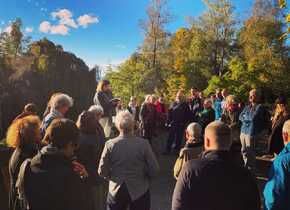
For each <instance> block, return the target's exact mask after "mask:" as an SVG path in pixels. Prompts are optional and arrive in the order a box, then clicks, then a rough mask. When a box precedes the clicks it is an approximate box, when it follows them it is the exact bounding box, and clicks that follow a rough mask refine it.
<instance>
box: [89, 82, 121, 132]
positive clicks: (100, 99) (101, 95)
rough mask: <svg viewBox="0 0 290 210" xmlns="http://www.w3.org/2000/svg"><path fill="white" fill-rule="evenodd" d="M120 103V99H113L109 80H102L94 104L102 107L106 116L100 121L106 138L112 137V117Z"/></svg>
mask: <svg viewBox="0 0 290 210" xmlns="http://www.w3.org/2000/svg"><path fill="white" fill-rule="evenodd" d="M118 101H119V99H117V98H113V94H112V91H111V86H110V82H109V81H108V80H101V81H100V82H99V84H98V87H97V92H96V94H95V97H94V104H95V105H100V106H101V107H102V108H103V110H104V115H103V117H102V118H101V119H100V124H101V125H102V127H103V128H104V131H105V136H106V138H109V137H110V135H111V129H112V122H113V119H112V117H113V113H114V111H115V108H116V106H117V104H118Z"/></svg>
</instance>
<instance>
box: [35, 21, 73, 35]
mask: <svg viewBox="0 0 290 210" xmlns="http://www.w3.org/2000/svg"><path fill="white" fill-rule="evenodd" d="M39 31H40V32H43V33H50V34H60V35H63V36H65V35H67V34H68V32H69V28H68V27H67V26H65V25H63V24H59V25H51V23H50V22H48V21H43V22H42V23H41V24H40V25H39Z"/></svg>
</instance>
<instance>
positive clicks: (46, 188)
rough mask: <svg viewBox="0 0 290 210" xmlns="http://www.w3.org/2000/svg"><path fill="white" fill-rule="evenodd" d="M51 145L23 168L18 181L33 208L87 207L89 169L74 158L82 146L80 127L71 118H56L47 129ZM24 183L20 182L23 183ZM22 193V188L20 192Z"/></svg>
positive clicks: (70, 209) (84, 209)
mask: <svg viewBox="0 0 290 210" xmlns="http://www.w3.org/2000/svg"><path fill="white" fill-rule="evenodd" d="M46 136H47V139H48V145H47V146H45V147H43V148H42V149H41V150H40V152H39V153H38V154H37V155H36V156H34V157H33V158H32V159H31V160H30V161H29V162H28V163H27V162H26V163H27V165H26V166H25V165H22V166H21V167H24V170H23V171H24V172H23V174H22V173H21V175H20V177H19V178H18V179H19V183H25V184H24V185H23V186H24V190H22V192H23V194H24V196H23V197H24V198H25V199H26V200H27V203H28V206H29V209H31V210H65V209H67V210H87V209H88V207H87V205H88V203H87V201H86V197H85V193H83V192H85V190H84V186H85V185H84V182H85V179H86V177H87V176H88V174H87V172H86V170H85V169H84V168H83V169H82V170H76V166H75V164H77V163H74V162H73V161H72V158H73V156H74V155H75V154H74V153H75V150H76V149H77V148H78V145H79V137H80V134H79V130H78V128H77V126H76V124H75V123H74V122H73V121H71V120H68V119H55V120H53V122H52V123H51V124H50V126H49V127H48V129H47V132H46ZM20 186H21V185H20ZM20 192H21V191H20Z"/></svg>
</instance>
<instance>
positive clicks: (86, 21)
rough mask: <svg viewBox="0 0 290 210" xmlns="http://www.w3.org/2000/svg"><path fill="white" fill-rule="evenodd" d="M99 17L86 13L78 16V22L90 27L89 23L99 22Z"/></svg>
mask: <svg viewBox="0 0 290 210" xmlns="http://www.w3.org/2000/svg"><path fill="white" fill-rule="evenodd" d="M98 22H99V19H98V18H97V17H95V16H91V15H88V14H84V15H82V16H80V17H79V18H78V24H79V25H80V26H82V27H84V28H86V27H88V25H89V24H93V23H98Z"/></svg>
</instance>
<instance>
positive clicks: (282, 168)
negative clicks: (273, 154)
mask: <svg viewBox="0 0 290 210" xmlns="http://www.w3.org/2000/svg"><path fill="white" fill-rule="evenodd" d="M283 140H284V144H285V148H284V150H282V152H281V153H280V154H279V155H278V156H277V158H276V159H275V160H274V162H273V165H272V168H271V170H270V174H269V181H268V182H267V183H266V186H265V189H264V198H265V205H264V206H265V210H288V209H290V120H287V121H286V122H285V123H284V126H283Z"/></svg>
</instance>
